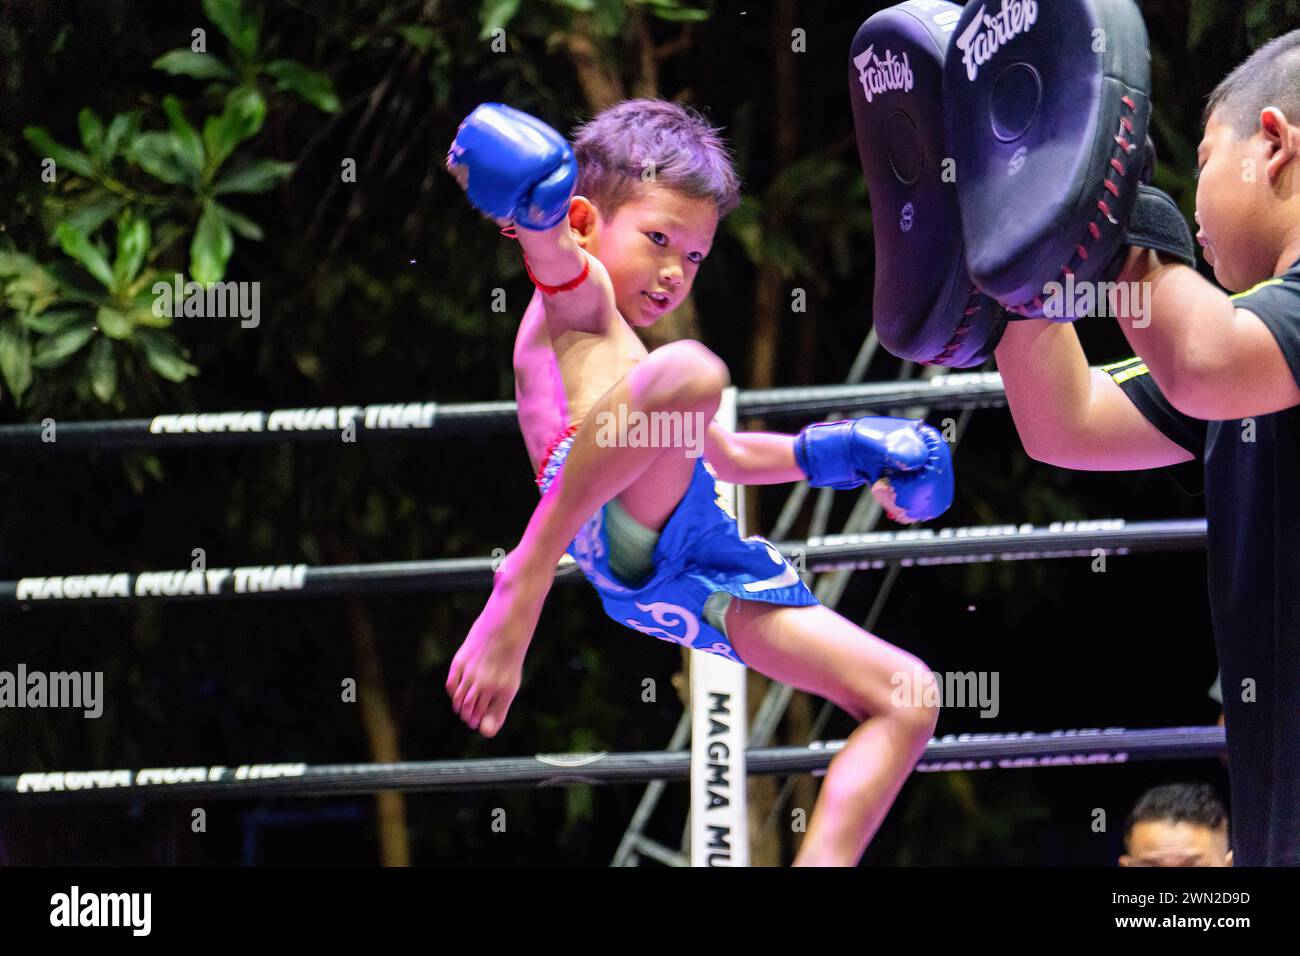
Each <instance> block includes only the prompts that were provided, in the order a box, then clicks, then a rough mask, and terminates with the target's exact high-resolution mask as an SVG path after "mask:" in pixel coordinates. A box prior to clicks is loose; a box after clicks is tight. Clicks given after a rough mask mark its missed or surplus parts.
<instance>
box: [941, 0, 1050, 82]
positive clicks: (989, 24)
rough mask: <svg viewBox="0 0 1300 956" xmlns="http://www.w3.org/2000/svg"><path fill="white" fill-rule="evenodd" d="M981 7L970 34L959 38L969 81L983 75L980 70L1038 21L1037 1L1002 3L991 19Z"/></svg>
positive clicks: (958, 46) (971, 26) (973, 21)
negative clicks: (999, 51) (994, 55)
mask: <svg viewBox="0 0 1300 956" xmlns="http://www.w3.org/2000/svg"><path fill="white" fill-rule="evenodd" d="M984 9H985V8H984V7H980V12H979V13H977V14H975V19H973V20H972V21H971V22H970V26H968V27H967V28H966V32H965V33H963V34H962V35H961V36H959V37H957V41H956V42H957V49H959V50H961V54H962V55H961V61H962V62H963V63H965V64H966V79H968V80H974V79H975V77H977V76H979V71H980V67H981V66H983V65H984V64H985V63H987V62H988V61H989V60H990V59H992V57H993V54H995V53H997V52H998V50H1000V49H1002V47H1004V46H1006V45H1007V44H1008V43H1010V42H1011V41H1012V40H1014V39H1015V38H1016V37H1018V36H1019V35H1020V34H1022V33H1028V32H1029V31H1030V30H1031V29H1032V28H1033V26H1034V24H1035V23H1037V22H1038V2H1037V0H1002V9H1001V10H999V11H998V12H997V13H995V14H993V16H988V15H987V14H986V13H985V12H984Z"/></svg>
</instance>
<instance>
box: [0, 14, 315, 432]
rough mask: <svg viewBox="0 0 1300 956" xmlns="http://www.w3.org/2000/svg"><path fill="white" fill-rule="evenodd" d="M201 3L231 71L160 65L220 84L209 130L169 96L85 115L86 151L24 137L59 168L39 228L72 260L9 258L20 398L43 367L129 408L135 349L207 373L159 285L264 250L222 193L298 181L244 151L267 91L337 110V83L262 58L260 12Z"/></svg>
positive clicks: (3, 369) (8, 345) (206, 273)
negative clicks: (149, 105) (160, 305)
mask: <svg viewBox="0 0 1300 956" xmlns="http://www.w3.org/2000/svg"><path fill="white" fill-rule="evenodd" d="M203 7H204V10H205V12H206V13H207V15H208V17H209V18H210V19H211V20H212V22H213V23H215V24H216V26H217V28H218V29H219V30H220V31H221V33H222V35H223V36H224V37H225V38H226V40H227V41H228V42H229V45H230V50H229V53H230V57H231V61H230V62H226V61H225V60H223V59H221V58H219V57H217V56H216V55H214V54H212V53H209V52H205V51H195V50H184V49H182V50H172V51H170V52H168V53H165V54H164V55H163V56H161V57H159V58H158V59H157V60H156V61H155V64H154V65H155V66H156V67H157V68H158V69H160V70H162V71H163V72H165V73H168V74H170V75H172V76H184V77H191V78H194V79H199V80H204V81H208V82H209V86H208V88H207V90H206V95H207V96H208V97H211V96H212V95H213V94H216V95H218V96H219V97H220V103H221V108H220V110H219V111H217V112H213V113H210V114H209V115H207V116H206V117H204V118H203V119H202V120H201V123H200V124H199V125H196V124H195V123H194V122H193V121H191V119H190V117H189V115H188V113H192V112H195V108H194V106H193V105H191V106H190V107H189V109H188V110H187V107H186V105H185V104H184V103H183V102H182V100H181V99H180V98H179V97H178V96H176V95H171V94H169V95H166V96H164V97H163V98H162V103H161V107H162V108H161V116H159V115H158V112H157V110H149V109H141V110H130V111H127V112H123V113H119V114H117V115H115V116H113V117H112V118H111V119H110V120H109V121H108V123H107V125H105V123H104V122H103V121H102V120H101V119H100V117H99V116H97V115H96V114H95V113H94V111H92V110H90V109H83V110H81V112H80V113H79V114H78V116H77V128H78V132H79V133H80V138H81V143H80V148H77V147H74V146H68V145H66V144H63V143H60V142H58V141H57V140H56V139H55V138H54V137H53V136H52V135H51V133H50V132H49V130H48V129H46V128H45V127H42V126H30V127H28V128H27V129H25V130H24V131H23V133H24V136H25V138H26V139H27V142H28V144H29V145H30V147H31V149H32V150H33V151H34V152H35V153H36V155H37V156H39V157H41V158H42V159H43V160H47V161H49V162H48V163H47V166H46V168H47V169H48V173H47V179H48V181H49V182H50V183H51V185H52V186H53V187H54V188H53V189H51V190H50V191H49V193H48V195H47V197H46V199H45V201H44V203H43V208H42V210H41V218H42V220H43V222H44V223H45V225H46V229H47V235H48V237H49V239H50V241H51V244H52V245H54V246H56V247H57V249H58V250H60V251H61V252H62V253H63V255H64V256H66V260H65V261H64V262H63V263H51V262H42V261H41V260H40V259H39V258H38V257H37V256H35V255H20V254H18V253H7V254H5V255H4V256H3V257H0V376H2V377H3V381H4V384H5V385H6V386H7V388H8V393H9V394H10V395H11V396H12V398H13V400H14V401H15V402H19V403H21V402H22V401H23V398H24V396H25V395H26V394H27V393H28V391H29V389H30V388H31V387H32V385H33V369H37V370H40V371H42V372H46V371H51V370H55V369H59V370H63V371H65V372H70V373H71V377H67V378H64V379H62V381H63V382H65V383H66V385H67V387H68V388H70V389H71V388H76V387H79V386H85V385H86V384H88V385H89V390H90V393H91V394H93V396H94V397H95V398H96V399H98V401H100V402H101V403H104V404H106V405H110V406H114V407H117V408H121V407H124V405H123V402H122V401H120V400H119V399H120V392H119V382H120V381H121V376H120V375H119V372H120V364H121V362H122V361H124V360H125V359H126V358H127V350H129V351H130V353H131V354H132V355H134V356H135V357H137V358H139V359H142V360H143V362H142V364H140V363H136V364H137V367H139V368H141V369H142V370H143V369H148V370H151V371H152V373H153V374H156V375H158V376H159V377H161V378H162V379H165V380H166V381H169V382H183V381H185V380H186V379H187V378H189V377H191V376H194V375H197V374H198V368H197V367H196V366H195V365H193V364H191V362H190V361H189V351H188V350H187V349H186V347H185V346H184V345H183V344H182V341H181V338H179V337H178V335H177V334H176V330H174V329H171V328H170V326H171V324H172V321H171V319H169V318H168V317H167V316H166V315H160V314H159V312H160V311H161V310H159V309H157V308H156V307H155V300H156V296H155V295H154V294H153V292H152V289H153V287H154V283H155V282H156V281H160V280H161V281H163V282H164V283H168V284H169V283H170V279H171V277H172V276H173V275H176V274H185V273H188V275H189V276H190V277H192V279H193V280H194V281H197V282H200V283H211V282H219V281H221V280H222V279H223V277H224V276H225V274H226V270H227V268H228V266H229V263H230V258H231V256H232V255H233V253H234V250H235V237H236V236H239V237H240V238H241V239H245V240H249V241H259V240H261V238H262V235H263V230H262V227H261V226H260V225H259V224H258V223H257V222H255V221H253V220H252V219H250V218H248V217H247V216H245V215H243V214H241V213H239V212H237V211H236V210H234V209H232V208H230V207H229V206H227V205H226V204H225V203H223V202H221V201H219V200H218V197H223V198H224V197H237V196H241V195H255V194H260V193H266V192H269V191H270V190H272V189H274V188H276V186H278V185H279V184H280V183H282V182H284V181H285V180H286V179H287V178H288V177H289V176H290V175H292V173H293V170H294V167H293V164H291V163H285V162H279V161H276V160H272V159H269V158H266V157H258V156H255V155H250V154H247V153H246V152H241V150H245V149H246V148H247V147H249V146H251V144H252V142H253V141H254V140H255V138H256V137H257V135H258V133H259V132H260V131H261V130H262V128H263V126H264V125H265V122H266V117H267V111H268V108H269V106H268V96H269V95H270V94H273V93H279V92H289V93H291V94H293V95H294V96H296V97H298V98H299V99H302V100H304V101H306V102H307V103H310V104H311V105H312V106H314V107H316V108H317V109H320V110H322V111H325V112H327V113H328V112H335V111H337V110H338V108H339V102H338V97H337V96H336V95H335V93H334V88H333V84H332V82H331V81H330V79H329V77H328V76H327V75H326V74H324V73H322V72H320V71H318V70H314V69H311V68H309V67H308V66H306V65H305V64H302V63H298V62H296V61H293V60H288V59H271V60H268V59H265V56H264V52H265V51H264V50H263V48H262V47H261V46H260V45H259V41H260V39H262V33H261V26H260V24H261V21H262V8H261V5H260V4H253V3H248V2H243V0H205V2H204V4H203ZM200 130H201V131H200ZM186 236H188V237H189V241H188V243H186V242H185V237H186ZM183 250H187V251H188V255H187V256H186V258H185V259H183V260H182V259H181V258H180V255H181V254H182V251H183ZM51 316H53V317H54V318H53V320H51V319H50V317H51ZM92 342H93V344H92ZM88 346H90V347H88ZM74 362H75V363H76V364H75V367H73V365H72V363H74Z"/></svg>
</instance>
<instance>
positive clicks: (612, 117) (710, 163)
mask: <svg viewBox="0 0 1300 956" xmlns="http://www.w3.org/2000/svg"><path fill="white" fill-rule="evenodd" d="M718 133H719V130H717V129H714V128H713V127H712V126H710V125H709V123H708V121H707V120H705V119H704V117H702V116H701V115H700V114H699V113H697V112H695V111H694V110H692V109H689V108H687V107H684V106H682V105H681V104H679V103H672V102H669V101H667V100H646V99H642V100H624V101H623V102H622V103H618V104H616V105H614V106H611V107H609V108H608V109H604V110H601V111H600V112H599V113H597V114H596V115H595V116H593V117H592V118H591V119H590V120H588V121H587V122H586V123H584V124H583V125H582V126H580V127H578V128H577V129H576V130H575V131H574V133H573V137H572V139H573V152H574V155H575V156H576V157H577V160H578V190H577V191H578V194H579V195H582V196H586V197H587V198H588V199H590V200H591V201H592V202H593V203H595V204H596V206H597V207H599V209H600V211H601V214H602V215H604V216H606V217H608V216H612V215H614V213H615V212H617V211H618V208H619V207H620V206H622V205H623V204H624V203H626V202H628V201H630V200H631V199H633V198H635V196H636V192H637V190H638V188H640V185H641V182H642V177H643V176H647V177H648V176H649V175H653V177H654V182H656V183H658V184H659V185H661V186H667V187H670V188H672V189H676V190H678V191H679V192H681V193H684V194H685V195H687V196H693V197H695V198H697V199H711V200H713V203H714V205H716V206H717V207H718V217H719V218H721V217H723V216H725V215H727V213H729V212H731V211H732V210H733V209H735V208H736V207H737V206H738V205H740V179H739V177H738V176H737V175H736V170H735V167H734V166H733V165H732V162H731V154H730V153H729V152H728V150H727V146H726V144H725V143H724V142H723V140H722V137H721V136H719V135H718ZM652 164H653V165H652ZM647 171H649V172H647Z"/></svg>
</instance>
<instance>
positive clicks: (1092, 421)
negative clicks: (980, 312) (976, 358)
mask: <svg viewBox="0 0 1300 956" xmlns="http://www.w3.org/2000/svg"><path fill="white" fill-rule="evenodd" d="M996 354H997V361H998V370H999V371H1000V372H1001V373H1002V381H1003V384H1004V386H1005V387H1006V393H1007V404H1008V406H1009V407H1010V409H1011V417H1012V419H1013V420H1014V421H1015V423H1016V430H1017V431H1018V432H1019V433H1020V441H1021V443H1022V444H1023V445H1024V447H1025V452H1026V454H1028V455H1029V456H1030V457H1031V458H1035V459H1037V460H1038V461H1042V462H1046V463H1047V464H1051V465H1058V466H1060V467H1062V468H1074V469H1078V470H1080V471H1132V470H1137V469H1142V468H1159V467H1163V466H1165V465H1175V464H1178V463H1180V462H1185V461H1191V460H1192V459H1193V458H1194V457H1195V456H1194V455H1193V454H1192V453H1191V452H1189V451H1188V450H1187V449H1185V448H1183V447H1182V446H1180V445H1178V444H1177V443H1175V442H1174V441H1172V440H1171V439H1169V438H1167V437H1166V436H1165V435H1164V434H1163V433H1162V432H1161V431H1160V430H1159V429H1158V428H1156V426H1155V425H1153V424H1152V423H1151V422H1150V421H1148V420H1147V418H1146V416H1145V415H1143V414H1142V412H1140V411H1139V410H1138V408H1137V406H1136V405H1135V404H1134V403H1133V401H1132V400H1130V399H1129V397H1128V396H1127V395H1126V394H1125V393H1124V390H1123V389H1122V388H1120V386H1119V385H1118V384H1117V383H1116V382H1115V380H1114V379H1113V378H1111V377H1110V376H1109V375H1108V374H1106V373H1105V372H1101V371H1094V370H1093V369H1090V368H1089V367H1088V359H1087V356H1086V355H1084V352H1083V347H1082V346H1081V345H1080V344H1079V337H1078V335H1077V334H1076V333H1075V331H1074V327H1073V326H1072V325H1068V324H1060V323H1056V322H1046V321H1033V320H1022V321H1015V322H1009V323H1007V329H1006V332H1005V333H1004V335H1003V336H1002V341H1001V342H1000V343H999V345H998V348H997V353H996Z"/></svg>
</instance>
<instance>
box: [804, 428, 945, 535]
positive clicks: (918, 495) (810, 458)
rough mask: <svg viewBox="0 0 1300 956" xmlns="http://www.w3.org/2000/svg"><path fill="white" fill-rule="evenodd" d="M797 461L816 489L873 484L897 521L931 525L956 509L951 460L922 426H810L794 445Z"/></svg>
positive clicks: (941, 444)
mask: <svg viewBox="0 0 1300 956" xmlns="http://www.w3.org/2000/svg"><path fill="white" fill-rule="evenodd" d="M794 457H795V461H797V462H798V463H799V467H800V468H802V469H803V472H804V474H805V475H807V476H808V483H809V484H810V485H812V486H813V487H814V488H840V489H846V488H858V487H861V486H862V485H864V484H868V483H870V484H871V485H872V489H871V490H872V493H873V494H875V495H876V497H877V498H878V499H879V500H880V502H881V504H883V505H884V506H885V508H886V510H887V511H888V512H889V516H890V517H891V518H893V519H894V520H895V521H901V522H904V523H910V522H913V521H928V520H930V519H931V518H937V517H939V515H941V514H943V513H944V512H945V511H947V510H948V506H949V505H951V504H952V483H953V482H952V455H951V453H950V452H949V451H948V446H947V444H946V443H945V442H944V440H943V438H942V437H940V435H939V433H938V432H937V431H935V430H934V429H933V428H931V427H930V426H929V425H926V424H925V423H924V422H921V421H919V420H912V419H906V418H858V419H854V420H853V421H843V422H828V423H826V424H819V425H809V426H808V427H807V428H805V429H804V430H803V431H801V432H800V433H799V435H798V437H797V438H796V439H795V442H794Z"/></svg>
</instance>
